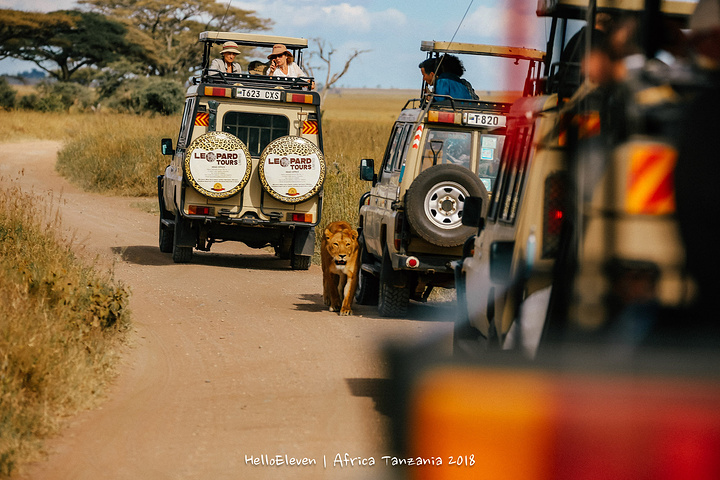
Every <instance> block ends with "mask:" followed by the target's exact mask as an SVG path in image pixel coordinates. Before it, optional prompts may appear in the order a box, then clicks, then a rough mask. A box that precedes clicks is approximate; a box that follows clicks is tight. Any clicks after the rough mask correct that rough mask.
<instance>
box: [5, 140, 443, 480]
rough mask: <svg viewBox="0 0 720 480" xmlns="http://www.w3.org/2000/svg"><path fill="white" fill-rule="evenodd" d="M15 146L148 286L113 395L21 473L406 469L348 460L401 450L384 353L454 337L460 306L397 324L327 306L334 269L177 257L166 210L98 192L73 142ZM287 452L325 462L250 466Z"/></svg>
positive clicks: (227, 256)
mask: <svg viewBox="0 0 720 480" xmlns="http://www.w3.org/2000/svg"><path fill="white" fill-rule="evenodd" d="M2 147H3V151H4V155H3V159H2V162H1V163H0V176H3V177H5V180H8V178H9V179H12V181H13V182H16V183H19V184H20V185H21V186H22V188H23V190H24V191H26V192H28V191H34V192H36V193H38V194H42V195H46V196H47V193H48V192H53V197H54V198H56V199H58V198H59V199H60V200H59V201H57V200H56V203H57V204H58V205H59V208H60V211H61V215H62V219H63V225H64V227H65V228H67V229H69V230H71V231H73V232H74V234H75V239H76V240H75V244H76V251H77V252H78V253H79V254H80V255H81V256H84V257H85V258H88V259H93V258H97V262H98V263H99V264H100V265H106V264H110V263H112V262H114V263H115V273H116V277H117V278H118V279H119V280H120V281H122V282H123V283H125V284H126V285H129V286H130V288H131V290H132V297H131V303H130V307H131V309H132V312H133V324H134V326H133V331H132V334H131V336H130V346H129V347H128V348H127V349H126V351H125V353H124V357H123V362H122V364H121V365H120V369H119V370H120V371H119V375H118V377H117V380H116V382H115V383H114V385H112V387H111V388H110V389H109V391H108V396H107V399H105V400H104V401H103V403H102V404H101V406H100V407H99V408H97V409H95V410H92V411H88V412H83V413H81V414H80V415H79V416H78V417H76V418H73V419H70V420H69V421H68V424H67V426H66V428H64V430H63V432H62V434H61V435H60V436H59V437H57V438H55V439H52V440H51V441H49V442H48V443H47V450H48V458H47V460H46V461H43V462H41V463H38V464H34V465H31V466H29V467H28V468H26V469H25V471H24V473H23V474H22V475H20V476H18V478H22V479H43V480H54V479H55V480H59V479H66V480H71V479H72V480H83V479H88V480H89V479H93V480H95V479H99V478H102V479H132V480H138V479H144V480H147V479H150V480H152V479H196V478H197V479H213V480H219V479H254V478H258V479H269V478H283V479H284V478H293V479H296V478H308V479H310V478H311V479H317V478H332V479H337V478H364V479H367V478H373V479H377V478H395V474H396V473H397V472H393V471H392V468H391V467H386V466H384V464H382V462H380V464H379V465H375V466H374V467H358V466H357V465H356V466H355V467H349V466H348V467H344V468H341V467H340V466H333V461H334V460H335V457H336V455H337V454H338V453H339V454H341V455H343V454H345V453H348V454H350V456H351V457H370V456H374V457H375V459H376V461H378V460H380V457H381V456H382V455H387V454H389V453H390V452H389V449H388V447H387V443H386V439H387V431H386V427H387V423H388V419H387V417H386V416H385V415H384V414H383V413H382V412H381V411H379V410H382V409H378V408H377V404H376V401H377V400H378V399H377V392H378V391H379V390H378V386H379V385H380V383H381V381H380V380H379V379H381V378H382V377H383V376H384V375H385V372H384V368H383V361H382V358H381V356H380V355H379V347H380V346H381V345H382V344H383V342H384V341H385V340H386V339H389V338H394V339H404V340H412V339H419V338H424V337H426V336H428V335H446V334H449V333H450V332H451V330H452V325H451V323H450V322H449V321H450V320H451V318H452V317H451V316H452V311H451V309H450V308H447V307H442V306H438V305H413V306H412V307H411V310H410V318H411V319H409V320H388V319H381V318H378V317H377V316H376V311H375V308H374V307H359V306H356V307H355V316H351V317H340V316H338V315H337V314H335V313H330V312H328V311H327V310H326V309H325V307H324V305H323V304H322V282H321V274H320V269H319V267H316V266H313V267H311V269H310V270H309V271H307V272H296V271H292V270H290V268H289V266H288V262H287V261H282V260H278V259H276V258H275V257H274V256H272V255H271V254H269V253H266V252H264V251H260V250H252V249H249V248H247V247H245V246H244V245H241V244H236V243H235V244H233V243H226V244H221V245H216V246H214V247H213V252H211V253H198V252H196V254H195V257H194V260H193V263H191V264H188V265H181V264H174V263H173V262H172V260H171V258H170V256H169V255H168V254H162V253H160V251H159V249H158V247H157V217H156V216H154V215H152V214H149V213H144V212H142V211H141V210H139V209H137V208H133V207H131V206H130V205H131V204H132V203H134V202H136V201H137V199H129V198H118V197H107V196H102V195H96V194H88V193H84V192H81V191H79V190H78V189H77V188H75V187H73V186H71V185H70V184H68V183H67V182H66V181H65V180H64V179H63V178H62V177H60V176H59V175H58V174H57V173H55V171H54V162H55V156H56V152H57V149H58V148H59V147H60V144H59V143H57V142H32V143H30V142H28V143H17V144H4V145H3V146H2ZM21 171H23V174H19V172H21ZM430 319H434V320H442V321H432V320H430ZM286 454H287V455H288V456H289V457H294V458H301V459H302V458H306V459H309V460H315V461H316V462H317V464H316V465H314V466H305V467H298V466H281V467H278V466H273V467H270V466H262V465H260V466H252V465H251V464H250V463H248V462H246V458H247V457H250V456H254V457H259V456H260V455H268V457H275V456H276V455H283V459H284V455H286ZM323 459H325V460H326V461H327V468H325V467H324V466H323Z"/></svg>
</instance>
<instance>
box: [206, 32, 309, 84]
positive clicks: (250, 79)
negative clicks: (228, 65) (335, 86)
mask: <svg viewBox="0 0 720 480" xmlns="http://www.w3.org/2000/svg"><path fill="white" fill-rule="evenodd" d="M199 41H200V42H202V43H204V47H203V59H202V72H201V75H200V78H199V79H198V78H195V79H194V80H193V81H194V82H195V83H198V81H202V82H206V83H215V84H226V85H237V84H248V85H250V84H251V85H252V86H253V87H267V88H278V87H280V88H289V89H291V90H294V89H297V90H310V88H311V85H312V81H313V78H312V77H298V78H291V77H269V76H266V75H250V74H246V73H227V72H221V71H217V70H210V69H209V67H210V62H211V56H212V55H211V49H212V47H213V45H217V44H222V43H225V42H235V43H237V44H238V46H241V47H251V48H272V47H273V45H275V44H277V43H281V44H283V45H285V46H286V47H287V49H288V50H290V51H292V52H293V56H294V57H295V61H296V63H298V64H299V65H301V66H302V51H303V50H304V49H306V48H308V41H307V39H305V38H296V37H281V36H278V35H261V34H257V33H238V32H217V31H206V32H202V33H200V35H199Z"/></svg>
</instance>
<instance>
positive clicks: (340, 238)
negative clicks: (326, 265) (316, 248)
mask: <svg viewBox="0 0 720 480" xmlns="http://www.w3.org/2000/svg"><path fill="white" fill-rule="evenodd" d="M352 233H354V232H352ZM326 248H327V251H328V253H329V254H330V256H331V257H332V260H333V262H334V263H335V265H337V266H344V265H347V262H348V260H349V259H350V258H352V257H353V254H354V253H355V252H356V251H357V248H358V242H357V237H355V236H353V235H351V234H350V232H348V231H346V230H343V231H340V232H337V233H335V234H333V235H331V236H330V237H329V238H328V239H327V244H326Z"/></svg>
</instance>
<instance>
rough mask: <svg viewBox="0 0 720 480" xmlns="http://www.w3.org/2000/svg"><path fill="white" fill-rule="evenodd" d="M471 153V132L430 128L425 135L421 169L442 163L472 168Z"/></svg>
mask: <svg viewBox="0 0 720 480" xmlns="http://www.w3.org/2000/svg"><path fill="white" fill-rule="evenodd" d="M471 153H472V134H471V133H470V132H454V131H452V130H436V129H429V130H428V132H427V135H426V136H425V147H424V148H423V156H422V167H421V170H426V169H428V168H430V167H432V166H433V165H441V164H452V165H460V166H462V167H465V168H470V160H471V156H470V155H471Z"/></svg>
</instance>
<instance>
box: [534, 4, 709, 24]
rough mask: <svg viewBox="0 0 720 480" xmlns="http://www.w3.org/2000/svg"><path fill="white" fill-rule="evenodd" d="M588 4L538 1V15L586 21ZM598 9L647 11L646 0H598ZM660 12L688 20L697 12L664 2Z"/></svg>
mask: <svg viewBox="0 0 720 480" xmlns="http://www.w3.org/2000/svg"><path fill="white" fill-rule="evenodd" d="M588 3H589V1H588V0H538V5H537V15H538V16H540V17H551V16H557V17H559V18H572V19H579V20H585V19H586V16H587V8H588ZM596 8H597V11H599V12H612V11H617V12H641V11H644V10H645V0H596ZM660 10H662V12H663V13H664V14H665V15H667V16H669V17H679V18H687V17H689V16H690V15H692V13H693V11H694V10H695V3H689V2H682V1H676V0H662V1H661V4H660Z"/></svg>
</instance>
